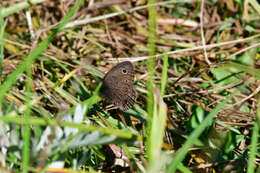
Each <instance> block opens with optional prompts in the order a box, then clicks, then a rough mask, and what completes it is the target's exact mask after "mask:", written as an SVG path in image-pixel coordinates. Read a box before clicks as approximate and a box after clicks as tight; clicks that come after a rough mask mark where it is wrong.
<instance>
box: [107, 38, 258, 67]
mask: <svg viewBox="0 0 260 173" xmlns="http://www.w3.org/2000/svg"><path fill="white" fill-rule="evenodd" d="M259 36H260V34H257V35H254V36H251V37H248V38H241V39H238V40H233V41H226V42H222V43H215V44H209V45H205V48H207V49H212V48H215V47H220V46H225V45H230V44H237V43H242V42H247V41H249V40H252V39H255V38H257V37H259ZM203 48H204V46H197V47H193V48H187V49H180V50H175V51H170V52H166V54H167V55H172V54H178V53H183V52H188V51H195V50H201V49H203ZM163 55H165V53H161V54H157V55H153V56H141V57H127V58H111V59H109V61H110V62H122V61H131V62H137V61H143V60H146V59H149V58H159V57H162V56H163Z"/></svg>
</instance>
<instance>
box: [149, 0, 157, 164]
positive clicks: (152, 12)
mask: <svg viewBox="0 0 260 173" xmlns="http://www.w3.org/2000/svg"><path fill="white" fill-rule="evenodd" d="M154 3H156V0H149V1H148V5H149V4H154ZM148 12H149V20H148V23H149V38H148V49H149V55H150V56H153V55H154V54H155V41H156V38H155V34H156V33H155V31H156V6H149V8H148ZM147 69H148V80H147V91H148V94H147V113H148V117H147V123H148V124H147V132H148V138H147V140H148V143H147V154H148V160H150V159H151V158H152V157H153V152H152V151H151V143H150V142H149V141H152V138H153V137H152V136H151V127H152V117H153V105H154V103H153V101H154V99H153V83H154V82H153V79H154V73H155V65H154V58H150V59H149V60H148V63H147Z"/></svg>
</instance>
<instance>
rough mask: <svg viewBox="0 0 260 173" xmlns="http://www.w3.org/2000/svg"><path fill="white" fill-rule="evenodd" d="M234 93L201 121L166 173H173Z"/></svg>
mask: <svg viewBox="0 0 260 173" xmlns="http://www.w3.org/2000/svg"><path fill="white" fill-rule="evenodd" d="M236 93H237V92H234V93H232V94H230V95H229V96H227V97H226V99H224V100H223V101H221V102H220V103H219V104H218V105H217V106H216V107H215V109H214V110H213V111H212V112H210V113H209V115H208V116H207V117H206V118H205V119H204V120H203V121H202V123H201V124H200V125H199V126H198V128H196V129H195V130H194V131H193V132H192V133H191V135H190V136H189V137H188V139H187V141H186V142H185V143H184V145H183V146H182V148H181V149H180V150H178V152H177V154H176V156H175V158H173V159H172V161H171V164H170V166H169V168H168V170H167V172H175V171H176V169H177V166H178V165H179V163H181V161H182V160H183V159H184V157H185V156H186V154H187V153H188V150H189V148H190V147H191V146H192V144H193V142H194V141H196V139H197V138H198V137H199V136H200V135H201V133H202V132H203V131H204V130H205V128H206V127H207V126H208V124H209V123H210V122H211V121H212V119H213V118H214V117H215V116H216V114H217V113H218V112H219V111H220V110H221V109H222V108H223V107H224V106H225V105H226V104H227V102H228V101H229V100H230V99H231V98H232V97H233V96H234V95H235V94H236Z"/></svg>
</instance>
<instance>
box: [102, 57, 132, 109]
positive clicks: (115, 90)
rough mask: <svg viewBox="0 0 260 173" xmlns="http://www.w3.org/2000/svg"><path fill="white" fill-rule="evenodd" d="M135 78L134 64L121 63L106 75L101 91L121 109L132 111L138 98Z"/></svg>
mask: <svg viewBox="0 0 260 173" xmlns="http://www.w3.org/2000/svg"><path fill="white" fill-rule="evenodd" d="M134 77H135V74H134V66H133V64H132V63H131V62H129V61H124V62H121V63H119V64H117V65H116V66H114V67H113V68H112V69H111V70H110V71H108V72H107V73H106V75H105V77H104V79H103V84H102V86H101V89H100V91H101V93H102V94H103V95H104V96H105V97H106V98H107V99H108V100H110V101H111V102H112V103H113V104H114V105H115V106H117V107H119V109H121V110H127V109H130V108H132V107H133V105H134V104H135V102H136V97H137V94H136V91H135V89H134V86H133V84H134Z"/></svg>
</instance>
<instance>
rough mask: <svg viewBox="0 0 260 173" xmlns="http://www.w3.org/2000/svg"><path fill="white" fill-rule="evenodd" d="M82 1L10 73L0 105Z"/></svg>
mask: <svg viewBox="0 0 260 173" xmlns="http://www.w3.org/2000/svg"><path fill="white" fill-rule="evenodd" d="M83 2H84V1H83V0H78V1H77V3H76V4H75V5H74V6H73V7H72V8H71V10H70V11H69V12H68V14H67V15H66V16H65V17H64V18H63V19H62V21H61V22H60V23H59V25H58V26H57V28H56V29H54V30H53V32H52V33H51V35H49V36H48V37H47V38H46V39H45V40H44V41H43V42H41V43H40V44H39V46H38V47H37V48H36V49H34V50H33V51H32V52H31V53H30V54H29V55H28V56H27V57H26V58H25V60H24V61H23V62H22V63H21V64H20V65H19V66H18V67H17V68H16V70H15V71H14V72H12V73H11V74H10V75H9V76H8V77H7V79H6V80H5V82H4V83H3V85H2V86H1V87H0V103H2V99H3V97H4V94H5V92H7V91H8V89H9V88H10V87H11V86H12V84H13V83H15V81H16V79H17V77H18V76H19V75H20V74H21V73H23V72H24V71H25V70H26V69H27V68H28V67H29V66H30V65H31V64H32V63H33V62H34V61H35V60H36V59H37V58H38V56H39V55H40V54H41V53H42V52H43V51H44V50H45V49H46V48H47V47H48V45H49V43H50V42H51V41H52V39H53V38H54V37H55V36H56V34H57V33H59V32H60V31H61V28H62V27H63V26H64V25H65V24H66V23H67V22H68V21H69V19H70V18H71V17H72V15H73V14H74V13H75V12H76V11H77V9H78V8H79V7H80V6H81V4H83Z"/></svg>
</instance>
